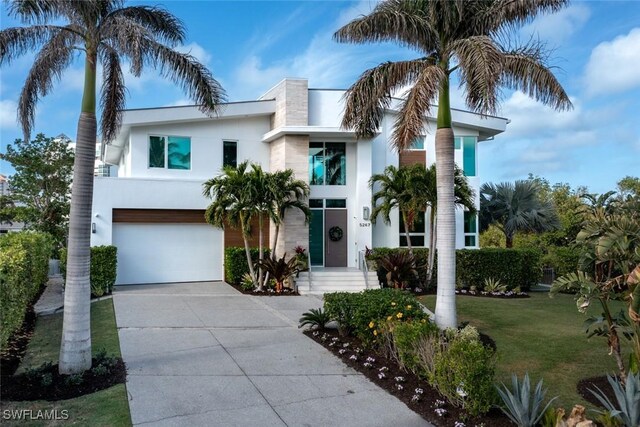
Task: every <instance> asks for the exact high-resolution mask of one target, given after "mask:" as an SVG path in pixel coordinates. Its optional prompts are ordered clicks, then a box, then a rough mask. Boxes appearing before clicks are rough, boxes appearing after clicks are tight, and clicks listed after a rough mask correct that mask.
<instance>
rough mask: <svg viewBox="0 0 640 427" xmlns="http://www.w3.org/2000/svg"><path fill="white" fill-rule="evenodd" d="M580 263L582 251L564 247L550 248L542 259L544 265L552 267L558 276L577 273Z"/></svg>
mask: <svg viewBox="0 0 640 427" xmlns="http://www.w3.org/2000/svg"><path fill="white" fill-rule="evenodd" d="M579 262H580V249H579V248H571V247H564V246H550V247H548V248H547V254H546V255H545V256H544V257H543V258H542V265H544V266H545V267H552V268H553V270H554V273H555V274H556V276H558V277H559V276H564V275H565V274H569V273H575V272H576V271H577V270H578V264H579Z"/></svg>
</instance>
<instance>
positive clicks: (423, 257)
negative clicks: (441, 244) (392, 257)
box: [367, 248, 438, 288]
mask: <svg viewBox="0 0 640 427" xmlns="http://www.w3.org/2000/svg"><path fill="white" fill-rule="evenodd" d="M408 251H409V250H408V249H407V248H373V249H371V252H370V253H369V255H368V256H367V259H368V260H369V261H373V262H374V263H375V264H376V267H377V272H378V279H379V280H380V282H381V283H382V284H383V286H384V287H388V286H391V285H389V284H387V277H386V276H387V271H386V270H385V269H384V268H382V267H381V266H380V265H379V264H377V261H378V260H379V259H380V258H383V257H385V256H387V255H389V254H392V253H398V252H408ZM413 256H414V257H415V260H416V265H417V266H418V268H417V271H418V281H417V282H416V281H415V280H412V281H409V287H410V288H416V287H424V286H425V285H426V281H427V266H428V263H429V249H428V248H413ZM433 263H434V266H433V274H432V280H433V283H435V280H436V276H437V273H438V272H437V263H438V257H437V255H436V257H435V258H434V261H433Z"/></svg>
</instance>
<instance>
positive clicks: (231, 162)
mask: <svg viewBox="0 0 640 427" xmlns="http://www.w3.org/2000/svg"><path fill="white" fill-rule="evenodd" d="M222 166H231V167H232V168H235V167H237V166H238V142H237V141H222Z"/></svg>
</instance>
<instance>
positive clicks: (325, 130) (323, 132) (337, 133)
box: [262, 126, 356, 142]
mask: <svg viewBox="0 0 640 427" xmlns="http://www.w3.org/2000/svg"><path fill="white" fill-rule="evenodd" d="M285 135H308V136H309V137H313V138H343V139H349V140H355V139H356V133H355V132H354V131H353V130H345V129H342V128H339V127H333V126H281V127H279V128H276V129H273V130H270V131H269V132H267V133H265V134H264V136H263V137H262V142H271V141H274V140H276V139H278V138H280V137H282V136H285Z"/></svg>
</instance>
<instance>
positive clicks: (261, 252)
mask: <svg viewBox="0 0 640 427" xmlns="http://www.w3.org/2000/svg"><path fill="white" fill-rule="evenodd" d="M258 259H259V260H260V262H262V260H263V259H264V250H263V249H262V212H258ZM264 282H265V280H264V278H263V277H262V267H258V283H259V286H260V288H262V287H263V286H264V284H265V283H264Z"/></svg>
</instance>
